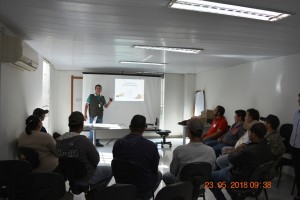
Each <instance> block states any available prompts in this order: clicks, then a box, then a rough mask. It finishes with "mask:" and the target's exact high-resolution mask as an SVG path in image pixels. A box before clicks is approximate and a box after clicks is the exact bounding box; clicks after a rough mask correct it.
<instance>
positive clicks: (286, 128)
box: [277, 123, 296, 194]
mask: <svg viewBox="0 0 300 200" xmlns="http://www.w3.org/2000/svg"><path fill="white" fill-rule="evenodd" d="M292 131H293V124H289V123H287V124H282V125H281V127H280V129H279V133H280V135H281V137H282V138H283V144H284V146H285V154H284V155H285V157H282V158H281V159H280V161H279V163H278V166H277V169H278V180H277V188H278V187H279V182H280V179H281V175H282V168H283V166H289V167H294V164H293V161H292V159H291V157H292V154H291V151H292V147H291V145H290V138H291V134H292ZM295 183H296V180H294V184H293V188H292V191H291V193H292V194H293V193H294V189H295Z"/></svg>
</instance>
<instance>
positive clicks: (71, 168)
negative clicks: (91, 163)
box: [59, 157, 111, 197]
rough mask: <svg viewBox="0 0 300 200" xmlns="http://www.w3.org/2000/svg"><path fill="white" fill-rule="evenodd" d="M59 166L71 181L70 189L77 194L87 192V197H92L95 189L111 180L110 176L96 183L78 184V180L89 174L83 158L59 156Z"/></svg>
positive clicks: (102, 186)
mask: <svg viewBox="0 0 300 200" xmlns="http://www.w3.org/2000/svg"><path fill="white" fill-rule="evenodd" d="M59 166H60V168H61V171H62V173H63V175H64V177H66V178H67V180H68V181H69V186H70V188H69V191H71V192H72V193H73V194H76V195H78V194H81V193H85V195H86V197H92V196H93V192H94V191H95V190H97V189H101V188H104V187H106V186H107V185H108V183H109V182H110V180H111V178H109V179H107V180H103V181H100V182H99V183H96V184H94V185H89V184H86V185H82V184H78V180H80V179H82V178H84V177H85V176H86V175H87V168H86V166H85V164H84V163H83V162H82V161H81V160H79V159H77V158H73V157H62V158H59Z"/></svg>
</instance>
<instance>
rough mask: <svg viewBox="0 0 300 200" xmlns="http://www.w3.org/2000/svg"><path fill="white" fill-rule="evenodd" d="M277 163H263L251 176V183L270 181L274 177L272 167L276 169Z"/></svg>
mask: <svg viewBox="0 0 300 200" xmlns="http://www.w3.org/2000/svg"><path fill="white" fill-rule="evenodd" d="M274 163H275V161H273V160H272V161H269V162H266V163H263V164H261V165H259V166H258V167H256V168H255V169H254V170H253V172H252V174H251V176H250V179H249V181H251V182H263V181H270V180H271V179H272V178H273V177H274V176H273V175H270V173H271V172H272V170H271V169H272V167H274Z"/></svg>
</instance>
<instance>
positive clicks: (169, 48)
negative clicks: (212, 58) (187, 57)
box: [132, 45, 203, 54]
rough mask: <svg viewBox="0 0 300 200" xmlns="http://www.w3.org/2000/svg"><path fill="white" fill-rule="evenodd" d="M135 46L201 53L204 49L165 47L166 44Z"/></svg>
mask: <svg viewBox="0 0 300 200" xmlns="http://www.w3.org/2000/svg"><path fill="white" fill-rule="evenodd" d="M132 47H133V48H139V49H150V50H160V51H172V52H180V53H193V54H196V53H199V52H200V51H203V49H194V48H182V47H164V46H148V45H132Z"/></svg>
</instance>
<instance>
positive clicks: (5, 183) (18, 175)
mask: <svg viewBox="0 0 300 200" xmlns="http://www.w3.org/2000/svg"><path fill="white" fill-rule="evenodd" d="M31 172H32V168H31V165H30V163H28V162H27V161H23V160H1V161H0V198H3V199H12V200H15V199H26V198H25V197H26V195H27V191H26V189H24V188H25V186H26V184H27V183H26V181H27V179H28V177H29V175H30V174H31Z"/></svg>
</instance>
